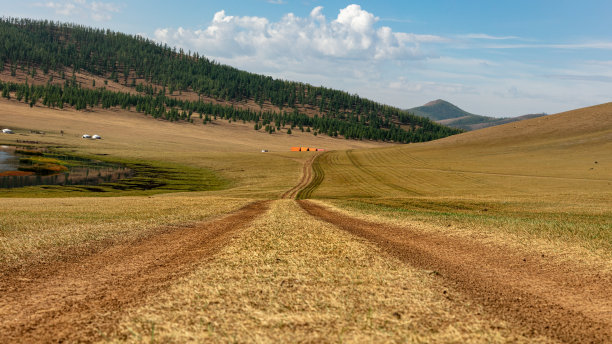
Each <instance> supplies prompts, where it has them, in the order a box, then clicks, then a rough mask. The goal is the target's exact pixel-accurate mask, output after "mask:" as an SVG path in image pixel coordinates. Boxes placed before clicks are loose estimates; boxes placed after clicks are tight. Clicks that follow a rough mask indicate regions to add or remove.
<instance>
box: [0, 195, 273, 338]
mask: <svg viewBox="0 0 612 344" xmlns="http://www.w3.org/2000/svg"><path fill="white" fill-rule="evenodd" d="M268 205H269V203H268V202H265V201H260V202H256V203H251V204H250V205H247V206H245V207H244V208H242V209H240V210H238V211H236V212H234V213H232V214H230V215H228V216H226V217H223V218H220V219H217V220H213V221H210V222H205V223H202V224H199V225H197V226H193V227H189V228H179V229H174V230H169V231H167V232H165V233H162V234H158V235H155V236H152V237H149V238H145V239H142V240H140V241H138V242H135V243H134V242H132V243H124V244H119V245H116V246H112V247H110V248H108V249H105V250H103V251H101V252H98V253H95V254H92V255H90V256H86V257H79V258H77V259H75V260H73V261H66V262H57V263H56V264H53V265H52V266H51V265H47V266H40V267H36V268H33V269H27V270H26V271H24V272H22V273H15V274H12V275H9V276H4V277H3V279H2V281H0V314H1V315H2V321H0V342H1V343H12V342H15V343H24V342H36V343H40V342H62V341H91V340H92V339H95V338H100V337H103V334H104V333H105V332H107V330H108V329H109V328H110V327H112V326H113V323H114V320H115V318H116V314H118V313H119V312H121V310H122V309H123V308H125V307H126V306H131V305H135V304H138V303H139V302H140V301H141V300H143V298H144V297H145V296H148V295H151V294H152V293H155V292H158V291H160V290H161V289H163V288H165V287H167V286H169V285H170V283H171V282H172V281H174V280H176V279H177V278H178V277H181V276H183V275H185V274H186V273H188V272H190V271H192V270H193V268H194V266H196V265H197V264H201V263H202V262H203V261H205V260H206V259H207V258H208V257H210V256H211V255H212V254H214V253H215V252H216V251H218V250H219V249H220V248H221V247H223V246H224V245H225V244H227V243H228V242H229V240H230V239H231V237H232V236H233V235H234V234H235V233H236V232H237V231H238V230H240V229H241V228H244V227H246V226H247V225H248V224H249V223H251V221H253V219H254V218H255V217H257V215H259V214H261V213H262V212H263V211H265V210H266V209H267V207H268Z"/></svg>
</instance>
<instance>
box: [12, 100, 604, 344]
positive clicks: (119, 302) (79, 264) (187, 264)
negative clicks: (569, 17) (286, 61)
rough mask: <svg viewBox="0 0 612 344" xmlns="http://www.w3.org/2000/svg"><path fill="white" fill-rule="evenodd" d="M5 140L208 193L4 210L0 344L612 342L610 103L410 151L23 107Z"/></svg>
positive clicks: (15, 107) (37, 202)
mask: <svg viewBox="0 0 612 344" xmlns="http://www.w3.org/2000/svg"><path fill="white" fill-rule="evenodd" d="M0 123H1V124H2V125H3V126H6V127H11V128H13V129H14V130H15V132H16V134H15V135H0V144H11V145H15V144H17V145H19V144H24V143H23V142H24V141H28V142H37V143H35V144H34V143H28V144H29V145H36V146H46V147H57V148H56V149H59V150H65V151H67V152H72V153H75V154H82V155H86V156H99V157H104V158H105V159H115V160H117V161H129V162H132V163H133V162H140V163H150V164H164V166H166V167H168V168H170V167H171V168H175V169H179V170H180V169H181V168H189V169H196V170H201V171H204V172H205V173H204V172H202V174H195V175H196V176H199V177H197V178H199V179H197V180H196V179H194V178H196V177H190V178H191V179H188V180H187V181H186V183H187V182H189V183H194V180H195V182H197V183H199V186H200V187H201V189H200V190H199V191H193V192H186V190H181V189H179V190H173V191H174V192H170V191H167V192H151V191H142V192H139V191H135V192H128V193H125V194H122V193H121V192H108V194H105V193H86V192H82V191H74V190H62V189H61V188H59V189H53V190H46V189H44V188H42V187H29V188H26V189H24V190H16V189H15V190H9V191H2V192H1V193H0V195H1V196H3V198H2V201H1V206H0V263H1V266H2V267H1V268H0V274H1V277H2V278H1V282H0V314H2V318H1V319H0V342H58V341H69V342H82V341H87V342H89V341H99V342H109V341H110V342H123V341H128V342H143V341H147V342H208V341H210V342H278V341H285V342H466V341H469V342H482V343H490V342H509V341H510V342H543V343H544V342H545V343H548V342H570V343H584V342H595V343H598V342H599V343H604V342H609V341H610V338H612V297H611V296H610V294H609V286H610V285H612V255H611V253H610V252H612V251H611V249H612V156H611V155H610V152H612V104H611V103H608V104H603V105H599V106H595V107H591V108H585V109H580V110H575V111H571V112H568V113H562V114H557V115H551V116H546V117H542V118H537V119H532V120H526V121H522V122H518V123H510V124H507V125H503V126H499V127H493V128H487V129H483V130H478V131H474V132H469V133H464V134H460V135H456V136H451V137H448V138H446V139H442V140H438V141H433V142H428V143H420V144H408V145H394V144H383V143H377V142H373V141H357V140H345V139H339V138H330V137H328V136H313V135H311V134H310V133H301V132H298V130H295V131H294V133H293V134H291V135H287V134H286V133H275V134H268V133H263V132H260V131H255V130H253V127H252V126H251V125H249V124H243V123H240V122H238V123H227V122H226V121H222V120H218V121H215V122H213V123H212V124H207V125H202V124H191V123H170V122H166V121H159V120H154V119H152V118H150V117H149V118H147V117H145V116H144V115H142V114H138V113H135V112H130V111H125V110H119V109H111V110H94V111H76V110H73V109H69V108H66V109H63V110H59V109H48V108H43V107H38V106H35V107H34V108H30V107H28V106H27V105H25V104H21V103H18V102H16V101H9V100H5V99H2V100H0ZM36 132H44V134H42V133H36ZM62 132H63V133H62ZM84 133H89V134H94V133H96V134H100V135H101V136H102V137H103V140H95V141H94V140H84V139H81V135H82V134H84ZM291 146H308V147H319V148H324V149H326V152H324V153H318V152H317V153H315V152H289V147H291ZM262 149H266V150H268V151H269V152H266V153H262V152H261V150H262ZM207 190H208V191H207ZM177 191H182V192H177ZM84 196H86V197H84ZM296 197H297V198H298V199H300V200H295V199H294V198H296Z"/></svg>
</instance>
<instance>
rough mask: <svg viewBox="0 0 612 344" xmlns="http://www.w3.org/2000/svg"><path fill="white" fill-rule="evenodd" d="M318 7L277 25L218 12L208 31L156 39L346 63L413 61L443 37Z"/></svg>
mask: <svg viewBox="0 0 612 344" xmlns="http://www.w3.org/2000/svg"><path fill="white" fill-rule="evenodd" d="M322 9H323V8H322V7H320V6H319V7H316V8H314V9H313V10H312V11H311V13H310V15H309V16H308V17H306V18H301V17H297V16H295V15H294V14H292V13H289V14H287V15H285V16H284V17H283V18H282V19H281V20H279V21H278V22H270V21H268V19H266V18H262V17H248V16H244V17H238V16H228V15H226V13H225V11H219V12H217V13H216V14H215V15H214V17H213V20H212V22H211V23H210V24H209V26H208V27H206V28H205V29H201V30H190V29H185V28H182V27H179V28H177V29H174V28H160V29H157V30H156V31H155V34H154V37H155V38H156V39H157V40H159V41H161V42H164V43H168V44H170V45H179V46H182V47H186V48H193V49H196V50H202V51H204V52H205V53H206V54H209V55H212V56H216V57H224V58H229V57H236V56H259V57H267V58H272V59H274V58H277V57H278V56H279V55H282V56H291V57H293V58H294V59H296V60H307V59H311V58H316V57H326V58H334V59H350V60H411V59H423V58H426V57H427V56H429V54H428V53H427V52H426V51H424V50H423V48H422V44H425V43H439V42H444V41H446V39H445V38H443V37H439V36H435V35H417V34H412V33H403V32H394V31H393V30H392V29H391V28H389V27H386V26H382V27H377V26H376V23H377V22H378V20H379V19H378V17H376V16H374V14H372V13H370V12H368V11H366V10H363V9H362V8H361V6H359V5H349V6H347V7H346V8H344V9H341V10H340V12H339V14H338V16H337V17H336V18H335V19H333V20H328V19H327V18H326V17H325V16H324V15H323V12H322Z"/></svg>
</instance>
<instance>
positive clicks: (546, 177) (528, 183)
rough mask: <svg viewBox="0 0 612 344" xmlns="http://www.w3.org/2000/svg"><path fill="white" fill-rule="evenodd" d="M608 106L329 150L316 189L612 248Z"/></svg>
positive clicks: (367, 203)
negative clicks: (401, 142)
mask: <svg viewBox="0 0 612 344" xmlns="http://www.w3.org/2000/svg"><path fill="white" fill-rule="evenodd" d="M611 114H612V103H608V104H603V105H599V106H595V107H591V108H585V109H580V110H575V111H570V112H566V113H562V114H558V115H553V116H547V117H541V118H536V119H532V120H527V121H522V122H516V123H510V124H506V125H502V126H498V127H493V128H487V129H483V130H479V131H474V132H468V133H464V134H461V135H456V136H453V137H449V138H446V139H443V140H438V141H435V142H430V143H425V144H411V145H407V146H401V147H390V148H382V149H374V150H355V151H349V152H331V153H329V154H327V155H326V156H324V157H323V158H322V159H321V161H320V164H321V166H322V168H323V169H324V171H325V180H324V181H323V183H322V184H321V187H320V188H319V189H317V190H316V191H315V192H314V193H313V195H314V197H317V198H332V199H336V200H340V201H335V203H336V204H338V205H342V206H347V207H349V208H353V209H357V210H358V211H359V212H362V213H363V212H366V213H370V214H379V215H380V214H383V215H384V216H383V217H395V218H396V217H398V216H400V217H402V216H403V217H404V218H410V219H412V220H415V219H416V220H420V221H424V222H429V223H436V224H438V225H446V224H449V225H450V224H456V225H459V226H462V227H464V228H468V229H470V228H471V229H474V228H479V229H482V230H483V231H493V232H499V231H500V230H501V231H502V232H510V233H513V234H517V235H525V234H526V235H527V236H531V237H533V236H536V237H541V238H546V239H553V238H556V239H561V240H570V241H578V242H579V243H580V244H581V245H585V246H587V247H589V248H596V249H605V250H609V249H610V248H612V213H611V210H610V209H612V160H611V158H610V154H609V152H611V151H612V115H611Z"/></svg>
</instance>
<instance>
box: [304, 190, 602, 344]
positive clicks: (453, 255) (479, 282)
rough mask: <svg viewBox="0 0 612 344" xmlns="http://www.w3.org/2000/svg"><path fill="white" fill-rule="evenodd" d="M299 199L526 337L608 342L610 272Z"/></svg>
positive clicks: (315, 212) (319, 215) (315, 213)
mask: <svg viewBox="0 0 612 344" xmlns="http://www.w3.org/2000/svg"><path fill="white" fill-rule="evenodd" d="M299 204H300V205H301V207H302V208H303V209H304V210H305V211H306V212H308V213H309V214H310V215H312V216H315V217H317V218H319V219H322V220H324V221H326V222H329V223H331V224H333V225H335V226H337V227H339V228H342V229H344V230H346V231H348V232H350V233H353V234H355V235H358V236H360V237H363V238H365V239H367V240H370V241H373V242H375V243H376V244H378V245H379V246H380V247H382V248H383V249H384V250H386V251H387V252H389V253H391V254H393V255H395V256H397V257H399V258H400V259H402V260H404V261H405V262H407V263H409V264H411V265H413V266H415V267H418V268H422V269H427V270H433V271H435V272H436V274H438V275H440V276H441V277H442V279H443V280H442V281H443V282H444V283H445V284H446V285H449V286H451V287H452V288H455V289H456V290H458V291H460V292H461V293H462V294H463V295H465V297H468V298H469V299H470V300H471V301H475V302H477V303H479V304H481V305H482V306H483V307H484V308H485V309H486V310H487V311H488V312H490V313H491V314H493V315H494V316H496V317H499V318H500V319H502V320H505V321H509V322H511V323H514V324H515V325H517V327H518V328H520V329H521V330H522V331H524V332H525V333H524V334H525V335H528V336H529V335H544V336H547V337H550V338H553V339H556V340H560V341H563V342H569V343H609V342H611V341H612V295H611V294H610V287H611V286H612V276H611V275H609V274H605V273H601V272H598V271H588V270H586V269H584V268H578V267H575V266H569V265H568V264H563V265H560V264H555V263H553V262H550V261H547V260H546V258H545V257H542V256H541V255H534V254H532V255H526V254H521V253H519V252H515V251H512V250H510V249H508V248H504V247H501V246H499V247H498V246H493V245H487V244H483V243H479V242H476V241H472V240H469V239H456V238H452V239H451V238H449V237H446V236H445V235H444V234H432V233H419V232H417V231H411V230H410V228H401V227H396V226H391V225H385V224H377V223H373V222H368V221H364V220H359V219H355V218H352V217H350V216H347V215H344V214H340V213H337V212H334V211H330V210H328V209H326V208H324V207H322V206H320V205H317V204H314V203H312V202H308V201H299Z"/></svg>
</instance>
